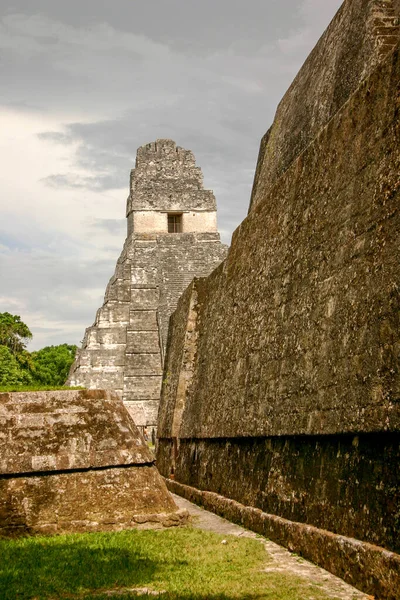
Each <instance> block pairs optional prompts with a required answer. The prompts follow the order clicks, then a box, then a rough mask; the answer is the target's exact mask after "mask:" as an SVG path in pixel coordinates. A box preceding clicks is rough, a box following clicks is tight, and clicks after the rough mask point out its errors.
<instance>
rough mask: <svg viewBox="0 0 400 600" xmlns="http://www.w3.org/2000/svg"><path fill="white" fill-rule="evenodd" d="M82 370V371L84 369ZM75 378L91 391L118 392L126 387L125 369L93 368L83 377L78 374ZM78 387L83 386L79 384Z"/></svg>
mask: <svg viewBox="0 0 400 600" xmlns="http://www.w3.org/2000/svg"><path fill="white" fill-rule="evenodd" d="M111 369H113V370H111ZM80 370H81V371H82V369H80ZM75 378H76V381H82V384H83V385H84V386H85V387H87V388H89V389H91V390H96V389H105V390H116V389H122V388H123V385H124V371H123V367H110V366H108V367H107V368H105V367H100V368H92V369H90V371H88V372H87V373H85V374H82V376H78V374H76V375H75ZM77 385H81V384H79V383H78V384H77Z"/></svg>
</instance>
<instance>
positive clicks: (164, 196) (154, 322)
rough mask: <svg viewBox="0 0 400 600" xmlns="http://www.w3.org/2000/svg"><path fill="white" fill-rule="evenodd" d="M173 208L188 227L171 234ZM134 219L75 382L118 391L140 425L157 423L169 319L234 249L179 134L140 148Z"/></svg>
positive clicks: (130, 208)
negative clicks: (199, 279)
mask: <svg viewBox="0 0 400 600" xmlns="http://www.w3.org/2000/svg"><path fill="white" fill-rule="evenodd" d="M169 213H171V214H180V215H181V216H182V225H183V228H182V233H168V227H167V223H168V220H167V217H168V214H169ZM127 219H128V237H127V239H126V241H125V244H124V248H123V251H122V253H121V256H120V257H119V259H118V261H117V266H116V269H115V274H114V276H113V277H112V278H111V280H110V282H109V284H108V287H107V290H106V294H105V298H104V304H103V306H102V307H101V308H100V309H99V310H98V312H97V315H96V319H95V322H94V324H93V325H92V326H91V327H89V328H88V329H87V330H86V333H85V336H84V340H83V345H82V349H81V350H80V351H78V353H77V357H76V360H75V362H74V364H73V366H72V368H71V372H70V375H69V378H68V383H69V384H70V385H81V386H84V387H87V388H89V389H94V388H101V389H113V390H115V391H117V392H118V393H119V394H120V395H121V396H122V398H123V400H124V402H125V403H126V407H127V408H128V410H129V411H130V413H131V415H132V417H133V419H134V420H135V423H136V424H137V425H139V426H142V427H145V426H152V427H155V426H156V422H157V412H158V406H159V400H160V390H161V379H162V364H163V359H164V350H165V345H166V340H167V331H168V321H169V317H170V315H171V313H172V312H173V311H174V310H175V307H176V304H177V301H178V298H179V297H180V295H181V294H182V292H183V291H184V290H185V288H186V287H187V286H188V285H189V283H190V282H191V280H192V279H193V277H195V276H205V275H208V274H209V273H211V271H212V270H213V269H214V268H215V267H216V266H217V265H218V264H219V263H220V262H221V261H222V260H223V259H224V258H225V256H226V250H227V248H226V246H224V245H223V244H221V242H220V237H219V233H218V231H217V228H216V202H215V197H214V195H213V193H212V192H211V191H210V190H204V189H203V179H202V173H201V169H200V168H199V167H196V166H195V160H194V156H193V153H192V152H190V151H189V150H184V149H183V148H179V147H177V146H176V144H175V142H173V141H172V140H157V142H153V143H151V144H147V145H146V146H143V147H141V148H139V150H138V153H137V159H136V167H135V169H133V170H132V172H131V193H130V195H129V198H128V201H127Z"/></svg>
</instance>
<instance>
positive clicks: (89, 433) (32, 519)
mask: <svg viewBox="0 0 400 600" xmlns="http://www.w3.org/2000/svg"><path fill="white" fill-rule="evenodd" d="M0 426H1V427H0V429H1V434H0V535H2V536H18V535H26V534H36V533H40V534H53V533H62V532H64V531H98V530H100V531H102V530H113V529H123V528H132V527H138V526H142V525H143V524H145V523H146V524H150V525H152V526H159V527H162V526H169V525H177V524H179V523H180V522H183V520H184V518H185V515H184V514H182V513H181V512H179V511H178V509H177V507H176V506H175V503H174V502H173V500H172V498H171V496H170V494H169V493H168V491H167V489H166V487H165V484H164V482H163V480H162V478H161V477H160V475H159V473H158V471H157V469H156V468H155V466H154V457H153V455H152V454H151V453H150V451H149V449H148V447H147V445H146V444H145V443H144V441H143V438H142V437H141V435H140V434H139V432H138V430H137V428H136V426H135V424H134V422H133V421H132V419H131V418H130V416H129V414H128V412H127V411H126V409H125V408H124V406H123V404H122V401H121V399H120V398H119V397H118V396H117V395H115V394H111V393H109V392H104V391H101V390H96V391H86V390H84V391H58V392H21V393H10V394H0Z"/></svg>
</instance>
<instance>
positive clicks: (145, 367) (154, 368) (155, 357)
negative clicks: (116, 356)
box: [125, 352, 162, 377]
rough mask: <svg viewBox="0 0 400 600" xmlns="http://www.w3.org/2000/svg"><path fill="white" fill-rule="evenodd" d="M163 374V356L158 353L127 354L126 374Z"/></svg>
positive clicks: (129, 375) (127, 375)
mask: <svg viewBox="0 0 400 600" xmlns="http://www.w3.org/2000/svg"><path fill="white" fill-rule="evenodd" d="M138 375H162V364H161V356H160V353H159V352H158V353H157V354H127V355H126V363H125V376H126V377H132V376H138Z"/></svg>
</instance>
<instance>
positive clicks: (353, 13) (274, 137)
mask: <svg viewBox="0 0 400 600" xmlns="http://www.w3.org/2000/svg"><path fill="white" fill-rule="evenodd" d="M399 14H400V6H399V2H398V0H395V2H393V1H392V0H346V1H345V2H344V3H343V5H342V6H341V8H340V9H339V11H338V13H337V14H336V16H335V18H334V19H333V20H332V22H331V24H330V25H329V27H328V28H327V30H326V31H325V33H324V34H323V35H322V37H321V39H320V40H319V42H318V44H317V45H316V46H315V48H314V50H313V51H312V52H311V54H310V56H309V57H308V58H307V60H306V62H305V63H304V65H303V67H302V68H301V69H300V71H299V73H298V75H297V77H296V78H295V80H294V81H293V83H292V85H291V86H290V88H289V89H288V91H287V92H286V94H285V96H284V97H283V99H282V101H281V102H280V104H279V106H278V109H277V112H276V115H275V119H274V123H273V125H272V127H271V128H270V130H269V131H268V132H267V133H266V135H265V136H264V137H263V139H262V141H261V145H260V152H259V157H258V163H257V169H256V173H255V178H254V185H253V191H252V195H251V204H250V208H252V207H254V206H255V205H256V204H257V203H258V202H259V201H260V200H261V199H262V198H263V196H264V195H265V193H266V191H267V190H268V189H269V188H270V187H271V186H272V185H274V183H275V182H276V180H277V179H278V178H279V177H280V175H282V173H284V172H285V171H286V169H287V168H288V167H289V166H290V164H291V163H292V162H293V160H294V159H295V158H296V157H297V156H299V155H300V154H301V152H302V151H303V150H304V149H305V148H306V147H307V146H308V144H309V143H310V142H311V141H312V140H313V139H314V138H315V136H316V135H317V134H318V132H319V130H320V129H321V128H322V127H324V126H325V125H326V124H327V123H328V122H329V120H330V119H331V118H332V116H333V115H334V114H335V113H336V112H337V111H338V110H339V109H340V108H341V107H342V106H343V105H344V103H345V102H346V101H347V100H348V98H349V97H350V95H351V94H352V93H353V92H354V91H355V90H356V89H357V87H358V86H359V85H360V83H361V81H362V80H363V79H364V78H365V77H366V75H368V73H369V72H370V71H371V70H372V69H373V68H374V67H375V66H376V65H377V64H378V62H379V61H380V60H381V58H382V57H383V56H384V55H385V54H387V53H388V52H389V51H391V50H393V48H394V46H395V45H396V43H397V41H398V39H399V34H400V27H399V19H398V16H399Z"/></svg>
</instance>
